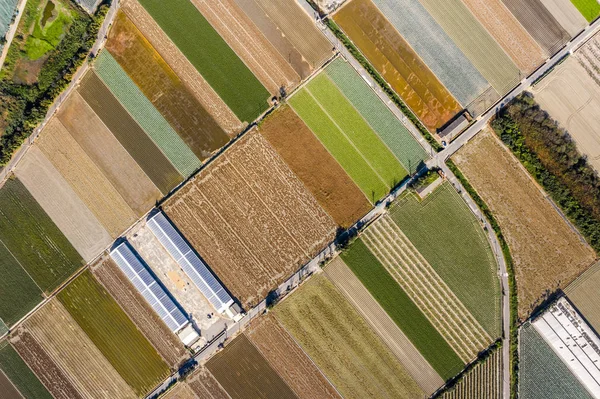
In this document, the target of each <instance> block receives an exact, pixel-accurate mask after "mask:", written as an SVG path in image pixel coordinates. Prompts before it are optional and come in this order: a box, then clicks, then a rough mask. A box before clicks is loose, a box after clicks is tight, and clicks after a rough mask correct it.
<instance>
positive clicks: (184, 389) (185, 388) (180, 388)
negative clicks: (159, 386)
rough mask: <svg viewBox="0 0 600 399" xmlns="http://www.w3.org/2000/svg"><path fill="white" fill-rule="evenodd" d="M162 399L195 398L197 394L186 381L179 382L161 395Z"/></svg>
mask: <svg viewBox="0 0 600 399" xmlns="http://www.w3.org/2000/svg"><path fill="white" fill-rule="evenodd" d="M161 397H162V398H163V399H196V398H198V396H196V394H195V393H194V391H192V388H190V386H189V385H188V384H187V383H186V382H180V383H178V384H177V385H175V387H173V389H171V390H170V391H169V392H167V394H166V395H164V396H161Z"/></svg>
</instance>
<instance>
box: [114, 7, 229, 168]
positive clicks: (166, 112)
mask: <svg viewBox="0 0 600 399" xmlns="http://www.w3.org/2000/svg"><path fill="white" fill-rule="evenodd" d="M106 48H107V49H108V50H109V51H110V53H111V54H112V55H113V57H114V58H115V59H116V60H117V62H118V63H119V64H120V65H121V67H122V68H123V69H124V70H125V72H127V74H128V75H129V76H130V77H131V79H132V80H133V81H134V82H135V83H136V84H137V85H138V87H139V88H140V89H141V90H142V92H143V93H144V94H145V95H146V97H148V99H149V100H150V101H151V102H152V104H153V105H154V106H155V107H156V109H158V111H160V113H161V114H162V115H163V116H164V117H165V119H166V120H167V121H168V122H169V124H170V125H171V126H172V127H173V128H174V129H175V130H176V131H177V133H178V134H179V135H180V136H181V138H182V139H183V141H185V143H186V144H187V145H188V146H189V147H190V149H191V150H192V151H193V152H194V154H196V156H198V158H200V159H201V160H203V159H206V158H207V157H209V156H210V154H212V152H213V151H215V150H217V149H219V148H221V147H222V146H224V145H225V144H226V143H227V142H228V141H229V137H228V136H227V134H225V132H224V131H223V130H222V129H221V127H220V126H219V125H218V124H217V123H216V122H215V120H214V119H213V118H212V116H211V115H210V114H209V113H208V112H206V110H205V109H204V108H203V107H202V105H201V104H200V103H199V102H198V101H197V100H196V98H195V97H194V96H193V95H192V94H191V93H190V92H189V91H188V90H187V88H186V87H185V85H184V84H183V82H182V81H181V79H180V78H179V77H178V76H177V75H176V74H175V72H173V70H172V69H171V68H170V67H169V65H167V63H166V62H165V61H164V59H162V57H161V56H160V55H159V54H158V53H157V52H156V50H155V49H154V48H153V47H152V45H151V44H150V43H149V42H148V40H146V38H145V37H144V36H143V35H142V33H141V32H140V31H139V30H138V29H137V28H136V26H135V25H134V24H133V22H131V21H130V20H129V19H128V18H127V16H126V15H125V14H124V13H123V12H119V13H118V14H117V17H116V19H115V23H114V26H113V28H112V29H111V31H110V35H109V39H108V41H107V42H106Z"/></svg>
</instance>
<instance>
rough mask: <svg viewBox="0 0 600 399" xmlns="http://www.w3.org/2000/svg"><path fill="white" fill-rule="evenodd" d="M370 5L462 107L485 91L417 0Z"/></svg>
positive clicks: (379, 1) (385, 0) (377, 0)
mask: <svg viewBox="0 0 600 399" xmlns="http://www.w3.org/2000/svg"><path fill="white" fill-rule="evenodd" d="M373 2H374V3H375V5H376V6H377V7H378V8H379V10H381V12H382V13H383V15H385V16H386V17H387V18H388V20H389V21H390V22H391V23H392V25H394V27H395V28H396V29H397V30H398V31H399V32H400V34H401V35H402V36H403V37H404V39H406V41H407V42H408V43H409V44H410V46H411V47H412V48H413V49H414V50H415V52H416V53H417V55H419V57H421V59H423V61H424V62H425V64H427V66H428V67H429V68H430V69H431V70H432V71H433V73H434V74H435V75H436V76H437V77H438V79H439V80H440V81H441V82H442V83H443V84H444V86H446V88H447V89H448V90H449V91H450V93H452V95H453V96H454V97H455V98H456V99H457V100H458V102H459V103H460V104H461V105H462V106H463V107H466V106H467V105H469V104H470V103H471V102H473V101H475V100H476V99H477V97H478V96H479V95H481V94H482V93H484V92H485V91H486V90H487V89H488V87H489V83H488V82H487V81H486V80H485V78H484V77H483V76H482V75H481V74H480V73H479V72H478V71H477V69H476V68H475V67H474V66H473V64H471V62H470V61H469V60H468V59H467V57H465V55H464V54H463V53H462V52H461V51H460V49H459V48H458V47H457V46H456V45H455V44H454V43H453V42H452V39H450V37H449V36H448V35H447V34H446V33H445V32H444V31H443V29H442V28H441V27H440V26H439V25H438V23H437V22H436V21H435V20H434V19H433V17H432V16H431V15H430V14H429V13H428V12H427V10H425V8H424V7H423V5H422V4H421V3H420V2H419V0H399V1H397V0H374V1H373Z"/></svg>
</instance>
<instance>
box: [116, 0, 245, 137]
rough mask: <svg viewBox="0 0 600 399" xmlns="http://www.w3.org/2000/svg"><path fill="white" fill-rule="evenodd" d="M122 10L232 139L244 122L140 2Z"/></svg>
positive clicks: (133, 0)
mask: <svg viewBox="0 0 600 399" xmlns="http://www.w3.org/2000/svg"><path fill="white" fill-rule="evenodd" d="M121 9H122V10H123V11H124V12H125V14H126V15H127V16H128V17H129V19H130V20H131V21H132V22H133V23H134V24H135V26H136V27H137V28H138V29H139V30H140V32H141V33H142V34H143V35H144V37H145V38H146V39H147V40H148V41H149V42H150V43H151V44H152V46H153V47H154V48H155V49H156V51H157V52H158V53H159V54H160V55H161V56H162V58H163V59H164V60H165V61H166V63H167V64H169V66H170V67H171V68H172V69H173V72H175V74H176V75H178V76H179V77H180V78H181V81H182V82H183V84H184V85H185V87H186V88H187V89H188V90H189V91H190V93H191V94H192V95H193V96H194V97H195V98H196V99H197V100H198V102H199V103H200V104H201V106H202V108H204V109H205V110H206V111H207V112H208V113H209V114H210V115H211V116H212V117H213V118H214V120H215V121H216V122H217V123H218V124H219V126H221V128H222V129H223V130H225V131H226V132H227V133H228V134H230V135H233V134H235V133H237V132H238V131H240V130H241V128H242V122H240V120H239V119H238V117H237V116H235V114H234V113H233V111H232V110H231V109H230V108H229V107H228V106H227V105H226V104H225V102H224V101H223V100H222V99H221V97H219V96H218V95H217V93H216V92H215V91H214V90H213V88H212V87H210V85H209V84H208V83H207V82H206V80H205V79H204V78H203V77H202V75H200V73H199V72H198V71H197V70H196V68H195V67H194V66H193V65H192V64H191V63H190V62H189V60H188V59H187V58H185V56H184V55H183V54H182V53H181V51H179V49H178V48H177V46H175V44H173V42H172V41H171V39H169V37H168V36H167V35H166V34H165V33H164V32H163V30H162V29H161V28H160V26H158V24H157V23H156V21H154V19H152V17H151V16H150V15H149V14H148V12H147V11H146V10H145V9H144V7H142V6H141V5H140V3H138V2H137V0H125V1H123V2H122V3H121Z"/></svg>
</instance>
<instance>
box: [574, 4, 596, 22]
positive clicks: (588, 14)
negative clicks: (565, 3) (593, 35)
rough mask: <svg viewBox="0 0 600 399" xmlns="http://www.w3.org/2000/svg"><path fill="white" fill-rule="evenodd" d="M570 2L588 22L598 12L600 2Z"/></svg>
mask: <svg viewBox="0 0 600 399" xmlns="http://www.w3.org/2000/svg"><path fill="white" fill-rule="evenodd" d="M571 2H572V3H573V4H574V5H575V7H577V9H578V10H579V12H580V13H581V15H583V16H584V18H585V19H586V20H587V21H588V22H592V21H593V20H594V19H596V18H597V17H598V15H599V14H600V3H598V1H597V0H571Z"/></svg>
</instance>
